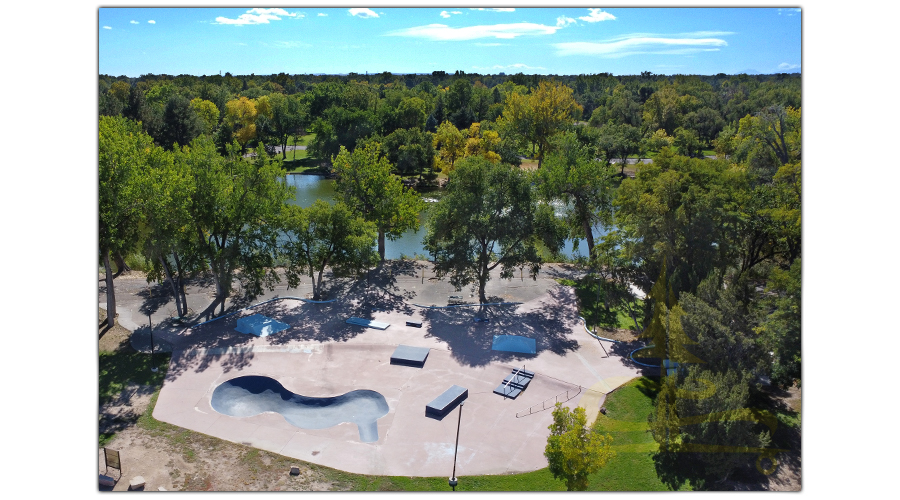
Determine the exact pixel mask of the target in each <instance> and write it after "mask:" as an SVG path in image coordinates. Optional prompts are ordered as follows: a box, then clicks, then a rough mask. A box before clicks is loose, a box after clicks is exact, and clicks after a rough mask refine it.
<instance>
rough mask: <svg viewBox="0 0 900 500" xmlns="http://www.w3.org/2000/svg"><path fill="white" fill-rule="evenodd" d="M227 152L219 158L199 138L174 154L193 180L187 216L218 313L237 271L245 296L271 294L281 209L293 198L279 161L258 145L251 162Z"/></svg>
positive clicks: (212, 147) (232, 149)
mask: <svg viewBox="0 0 900 500" xmlns="http://www.w3.org/2000/svg"><path fill="white" fill-rule="evenodd" d="M240 150H241V147H240V145H239V144H237V143H235V144H232V145H230V146H229V148H228V152H229V154H228V156H227V157H222V156H221V155H219V154H218V152H217V151H216V147H215V145H214V144H213V142H212V141H211V140H210V139H208V138H205V137H202V136H201V137H199V138H197V139H195V140H194V142H192V143H191V145H190V147H187V148H183V149H182V150H181V151H179V152H178V153H177V154H176V157H175V158H176V162H183V164H185V165H187V167H188V169H189V170H190V172H191V174H192V178H193V180H194V187H193V192H194V196H193V198H192V199H191V205H190V215H191V221H192V226H193V230H194V231H195V235H196V238H197V240H196V241H197V246H198V248H199V251H200V252H201V253H202V255H203V256H204V257H205V259H206V260H207V262H208V263H209V267H210V270H211V271H212V273H213V276H214V279H215V282H216V298H215V302H214V303H213V308H214V307H215V305H216V304H217V303H218V304H220V305H221V308H222V311H223V312H224V309H225V300H226V299H227V298H228V297H229V296H230V295H231V285H232V281H233V278H234V276H235V271H236V269H238V268H240V270H241V275H240V278H241V284H242V285H243V287H244V290H245V292H246V294H247V295H248V296H256V295H259V294H260V293H262V288H263V286H266V287H268V288H270V289H271V288H272V287H273V286H274V284H275V283H276V282H277V281H278V276H277V274H275V272H274V270H273V269H272V264H273V255H274V253H275V248H276V245H277V224H276V222H277V221H278V217H279V215H280V214H281V206H282V204H284V202H285V200H287V199H288V197H289V196H290V195H291V192H290V187H289V186H288V185H287V184H286V182H285V179H284V171H283V169H282V167H281V161H280V159H276V160H271V159H269V158H268V156H267V155H266V154H265V150H264V149H263V147H262V146H261V145H260V146H259V147H258V148H257V156H256V159H255V160H254V161H253V162H249V161H245V160H244V159H242V158H241V156H240V154H239V153H240Z"/></svg>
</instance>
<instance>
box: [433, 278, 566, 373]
mask: <svg viewBox="0 0 900 500" xmlns="http://www.w3.org/2000/svg"><path fill="white" fill-rule="evenodd" d="M549 294H550V301H548V302H549V303H547V304H546V306H545V307H544V308H542V309H539V310H532V311H527V312H524V313H518V312H516V309H515V308H516V306H514V305H503V306H484V307H455V308H449V309H427V310H426V311H425V312H424V314H423V317H424V318H423V319H425V320H427V322H428V326H427V330H426V336H429V337H433V338H437V339H439V340H441V341H443V342H446V343H447V344H448V345H449V346H450V351H451V353H452V356H453V357H454V358H455V359H456V360H457V362H459V363H460V364H463V365H466V366H484V365H487V364H489V363H492V362H495V361H496V362H514V361H519V360H524V359H529V358H533V357H535V356H537V355H539V354H540V353H541V352H543V351H550V352H552V353H554V354H560V355H563V354H565V353H567V352H571V351H575V350H576V349H578V342H577V341H576V340H574V339H573V338H571V337H570V335H569V332H570V331H571V328H572V326H573V323H574V321H575V319H574V318H575V314H574V312H573V310H574V307H573V304H566V302H571V300H570V296H569V295H568V294H566V293H565V292H564V291H563V290H561V289H560V288H559V287H556V288H554V289H552V290H550V292H549ZM491 300H497V297H492V298H491ZM476 317H477V318H482V319H487V320H488V321H486V322H481V321H475V318H476ZM494 335H518V336H522V337H528V338H532V339H534V340H535V344H536V346H535V347H536V349H535V354H533V355H531V354H522V353H513V352H505V351H494V350H492V349H491V347H492V344H493V340H494Z"/></svg>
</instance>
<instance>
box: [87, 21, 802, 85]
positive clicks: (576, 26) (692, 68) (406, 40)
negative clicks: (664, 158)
mask: <svg viewBox="0 0 900 500" xmlns="http://www.w3.org/2000/svg"><path fill="white" fill-rule="evenodd" d="M801 18H802V13H801V11H800V9H799V8H769V7H765V8H763V7H759V8H731V7H722V8H682V7H678V8H661V7H654V8H593V7H566V8H555V7H539V8H528V7H526V8H512V7H510V8H463V7H443V8H442V7H436V8H431V7H418V8H397V7H385V8H382V7H372V8H346V7H344V8H323V7H298V8H292V7H286V8H248V7H244V8H106V7H104V8H99V9H98V15H97V22H98V25H97V30H98V42H97V43H98V56H99V64H98V70H99V73H100V74H105V75H118V76H123V75H124V76H128V77H129V78H138V77H139V76H132V75H147V74H168V75H179V74H184V75H194V76H200V75H215V74H219V72H220V71H221V73H222V74H224V73H225V72H226V71H227V72H230V73H232V74H240V75H250V74H256V75H271V74H278V73H286V74H292V75H300V74H305V75H345V74H349V73H351V72H354V71H355V72H357V73H360V74H362V73H364V72H366V71H368V72H369V73H370V74H372V73H375V74H377V73H382V72H384V71H390V72H391V73H393V74H403V75H408V74H430V73H431V72H432V71H435V70H440V69H442V68H452V69H451V70H450V71H447V70H446V69H444V71H447V72H448V73H452V72H453V71H456V70H460V71H465V72H466V73H467V74H470V73H477V74H492V75H496V74H499V73H501V72H502V73H505V74H507V75H511V74H516V73H519V72H521V73H523V74H529V75H551V74H555V75H579V74H598V73H610V74H612V75H616V76H625V75H638V74H640V73H641V72H642V71H650V72H652V73H653V74H657V75H667V76H668V75H678V74H683V75H717V74H720V73H723V74H727V75H736V74H742V73H746V74H754V73H755V74H763V75H770V74H779V73H796V72H800V71H801V65H802V61H801V57H802V54H801V52H802V51H801V44H802V40H801V34H802V22H801ZM355 68H361V71H360V70H354V69H355ZM751 71H752V72H753V73H751Z"/></svg>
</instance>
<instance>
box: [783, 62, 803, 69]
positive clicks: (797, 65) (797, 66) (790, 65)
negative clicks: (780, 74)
mask: <svg viewBox="0 0 900 500" xmlns="http://www.w3.org/2000/svg"><path fill="white" fill-rule="evenodd" d="M799 67H800V65H799V64H788V63H786V62H783V63H781V64H779V65H778V69H797V68H799Z"/></svg>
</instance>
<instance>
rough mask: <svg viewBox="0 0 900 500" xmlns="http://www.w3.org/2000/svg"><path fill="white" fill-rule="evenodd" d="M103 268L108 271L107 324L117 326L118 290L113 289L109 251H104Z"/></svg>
mask: <svg viewBox="0 0 900 500" xmlns="http://www.w3.org/2000/svg"><path fill="white" fill-rule="evenodd" d="M103 268H104V269H105V270H106V324H107V325H108V326H109V327H110V328H112V327H114V326H116V290H115V288H114V287H113V273H112V267H110V265H109V250H104V251H103Z"/></svg>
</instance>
